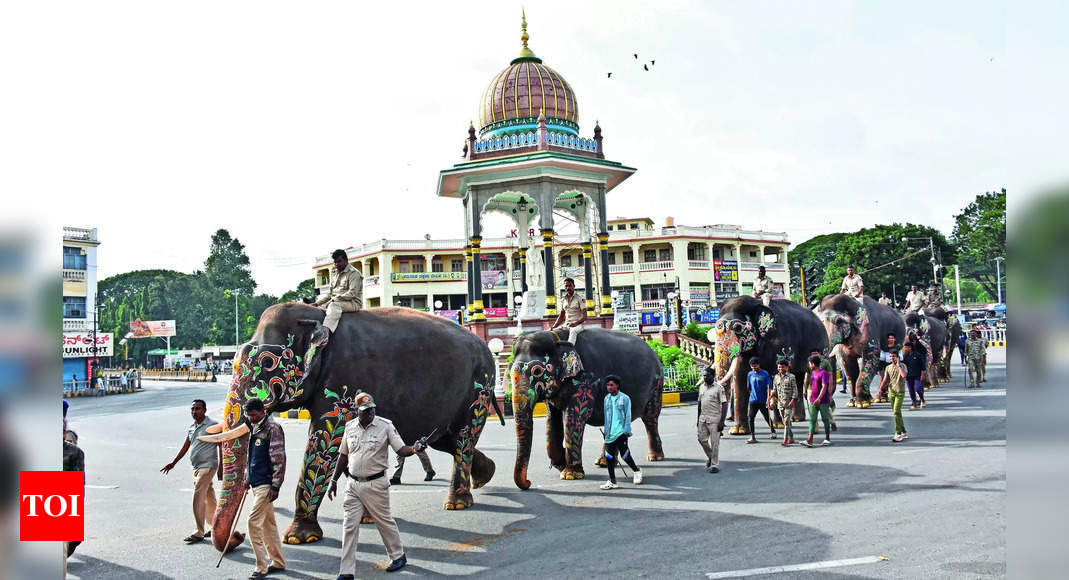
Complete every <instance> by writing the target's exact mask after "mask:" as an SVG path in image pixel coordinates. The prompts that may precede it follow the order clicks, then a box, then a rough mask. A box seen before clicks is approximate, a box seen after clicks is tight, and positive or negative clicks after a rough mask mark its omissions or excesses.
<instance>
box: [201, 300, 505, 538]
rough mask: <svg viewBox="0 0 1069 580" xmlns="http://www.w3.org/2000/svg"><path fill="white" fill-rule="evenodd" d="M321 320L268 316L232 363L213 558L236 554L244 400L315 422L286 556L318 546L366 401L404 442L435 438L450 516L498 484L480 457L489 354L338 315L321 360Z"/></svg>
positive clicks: (429, 331)
mask: <svg viewBox="0 0 1069 580" xmlns="http://www.w3.org/2000/svg"><path fill="white" fill-rule="evenodd" d="M323 318H324V312H323V311H322V310H320V309H318V308H314V307H311V306H306V305H303V304H296V303H286V304H278V305H275V306H272V307H270V308H268V309H267V310H265V311H264V313H263V315H262V316H261V317H260V322H259V325H258V326H257V328H256V332H255V334H253V337H252V340H251V341H250V342H249V343H248V344H245V345H242V347H241V349H240V351H239V353H238V355H237V356H236V357H235V358H234V375H233V380H232V381H231V384H230V390H229V392H228V393H227V396H226V401H225V404H224V407H223V420H222V424H221V426H220V427H219V428H218V430H219V431H222V433H220V434H218V435H216V436H215V437H216V439H215V440H217V441H222V442H223V444H222V447H223V484H222V492H221V493H220V499H219V504H218V508H217V510H216V516H215V523H214V524H213V526H212V540H213V542H214V544H215V547H216V548H217V549H219V550H229V549H231V548H232V547H233V546H235V545H236V544H240V542H241V538H240V537H234V538H231V539H230V541H227V536H228V530H229V529H230V527H231V524H232V523H233V522H234V518H235V516H236V513H235V512H236V511H237V508H238V503H239V499H240V497H241V494H242V489H243V487H244V485H245V465H246V461H247V457H248V451H247V446H248V441H249V435H248V432H249V428H248V425H247V424H246V422H245V416H244V410H243V408H242V407H243V404H244V403H245V402H246V401H248V400H250V399H260V400H262V401H263V402H264V405H265V407H266V408H267V410H268V412H274V411H285V410H287V409H295V408H305V409H308V411H309V412H310V413H311V424H310V425H309V427H308V443H307V446H306V449H305V455H304V462H303V465H302V466H301V470H300V479H299V480H297V482H296V488H297V493H296V498H295V503H296V505H295V509H294V516H293V522H292V523H291V524H290V526H289V528H288V529H287V530H286V531H285V532H284V534H283V539H284V541H286V542H287V543H290V544H299V543H305V542H315V541H318V540H320V539H321V538H322V537H323V530H322V528H321V527H320V525H319V522H318V519H317V514H318V511H319V507H320V504H321V502H322V500H323V497H324V495H326V492H327V486H328V485H329V483H330V477H331V474H333V473H334V468H335V466H336V465H337V462H338V447H339V445H340V444H341V440H342V434H343V433H344V432H345V427H346V424H347V422H348V421H349V420H351V419H353V418H355V417H356V409H355V407H354V405H353V399H354V398H355V397H356V396H357V394H359V393H361V392H367V393H370V394H371V395H372V396H374V398H375V402H376V404H377V412H378V414H379V415H380V416H383V417H386V418H388V419H390V420H392V421H393V422H394V425H396V426H397V429H398V431H399V432H400V434H401V437H402V438H403V439H404V440H405V441H408V442H412V441H415V440H416V439H418V438H419V437H422V436H425V435H430V434H432V433H433V436H432V437H431V438H430V439H429V443H430V446H431V447H433V448H434V449H437V450H439V451H442V452H445V453H448V454H450V455H451V456H452V457H453V476H452V481H451V483H450V486H449V494H448V496H447V497H446V500H445V508H446V509H464V508H466V507H469V506H471V504H472V495H471V490H472V489H473V488H478V487H481V486H482V485H484V484H485V483H486V482H488V481H489V480H490V478H491V477H493V474H494V463H493V461H491V460H490V459H489V458H487V457H486V456H485V455H483V454H482V453H481V452H480V451H478V450H477V449H475V444H476V443H477V442H478V440H479V435H480V433H481V432H482V429H483V426H484V425H485V423H486V419H487V417H488V416H489V410H490V405H491V401H495V399H494V396H493V386H492V385H493V382H494V376H495V365H494V360H493V357H492V356H491V354H490V351H489V349H488V348H487V347H486V344H485V343H483V342H482V341H481V340H479V338H478V337H476V336H475V335H474V334H472V333H470V332H468V331H466V330H464V329H463V328H461V327H460V326H457V325H456V324H454V323H453V322H450V321H447V320H445V319H443V318H439V317H436V316H431V315H429V314H424V313H422V312H419V311H416V310H411V309H408V308H392V307H386V308H372V309H369V310H362V311H360V312H355V313H347V314H344V315H342V319H341V322H340V324H339V326H338V329H337V331H335V332H334V334H333V337H332V339H331V341H330V346H329V347H326V348H324V349H321V350H320V349H319V348H318V347H317V346H316V345H315V344H313V343H312V341H311V340H310V337H311V335H312V333H313V332H314V331H315V330H316V329H317V328H319V327H320V325H321V323H322V321H323ZM498 416H499V417H501V413H500V410H498ZM502 423H504V419H502ZM235 536H237V535H235Z"/></svg>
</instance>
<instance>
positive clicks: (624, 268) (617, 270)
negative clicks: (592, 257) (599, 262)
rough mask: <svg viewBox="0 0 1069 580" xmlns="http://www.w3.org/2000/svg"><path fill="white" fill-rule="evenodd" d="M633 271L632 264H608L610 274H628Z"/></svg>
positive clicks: (633, 266)
mask: <svg viewBox="0 0 1069 580" xmlns="http://www.w3.org/2000/svg"><path fill="white" fill-rule="evenodd" d="M634 271H635V265H634V264H609V273H610V274H630V273H631V272H634Z"/></svg>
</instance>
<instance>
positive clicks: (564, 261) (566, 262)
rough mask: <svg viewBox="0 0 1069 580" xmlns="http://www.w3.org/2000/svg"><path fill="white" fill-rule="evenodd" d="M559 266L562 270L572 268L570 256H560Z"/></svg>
mask: <svg viewBox="0 0 1069 580" xmlns="http://www.w3.org/2000/svg"><path fill="white" fill-rule="evenodd" d="M560 265H561V267H562V268H571V267H572V257H571V255H565V256H561V257H560Z"/></svg>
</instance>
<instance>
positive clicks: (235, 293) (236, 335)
mask: <svg viewBox="0 0 1069 580" xmlns="http://www.w3.org/2000/svg"><path fill="white" fill-rule="evenodd" d="M230 292H231V293H232V294H233V295H234V345H235V346H237V345H238V344H239V341H238V293H237V292H234V291H233V290H231V291H230Z"/></svg>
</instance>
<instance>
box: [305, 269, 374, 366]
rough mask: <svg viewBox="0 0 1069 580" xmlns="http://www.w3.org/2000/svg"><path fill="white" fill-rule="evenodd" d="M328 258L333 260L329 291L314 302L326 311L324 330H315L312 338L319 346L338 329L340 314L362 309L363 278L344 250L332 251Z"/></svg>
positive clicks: (325, 342)
mask: <svg viewBox="0 0 1069 580" xmlns="http://www.w3.org/2000/svg"><path fill="white" fill-rule="evenodd" d="M330 257H331V258H332V259H333V260H334V269H333V270H332V271H331V272H330V290H329V291H328V292H327V293H325V294H323V295H322V296H320V297H319V298H318V299H317V300H316V301H315V305H316V306H318V307H319V308H322V309H323V310H326V311H327V316H326V318H324V319H323V328H325V329H326V330H322V329H317V330H316V332H315V335H314V336H313V337H312V340H313V341H315V342H316V343H317V344H319V345H320V346H326V345H327V342H328V341H329V340H330V336H331V335H332V334H333V333H334V331H335V330H337V329H338V322H340V321H341V315H342V312H356V311H358V310H360V309H361V308H363V307H364V276H363V275H362V274H361V273H360V272H359V271H358V270H357V269H356V268H354V267H353V266H352V264H350V263H349V255H348V254H346V253H345V250H334V252H333V253H332V254H331V255H330Z"/></svg>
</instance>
